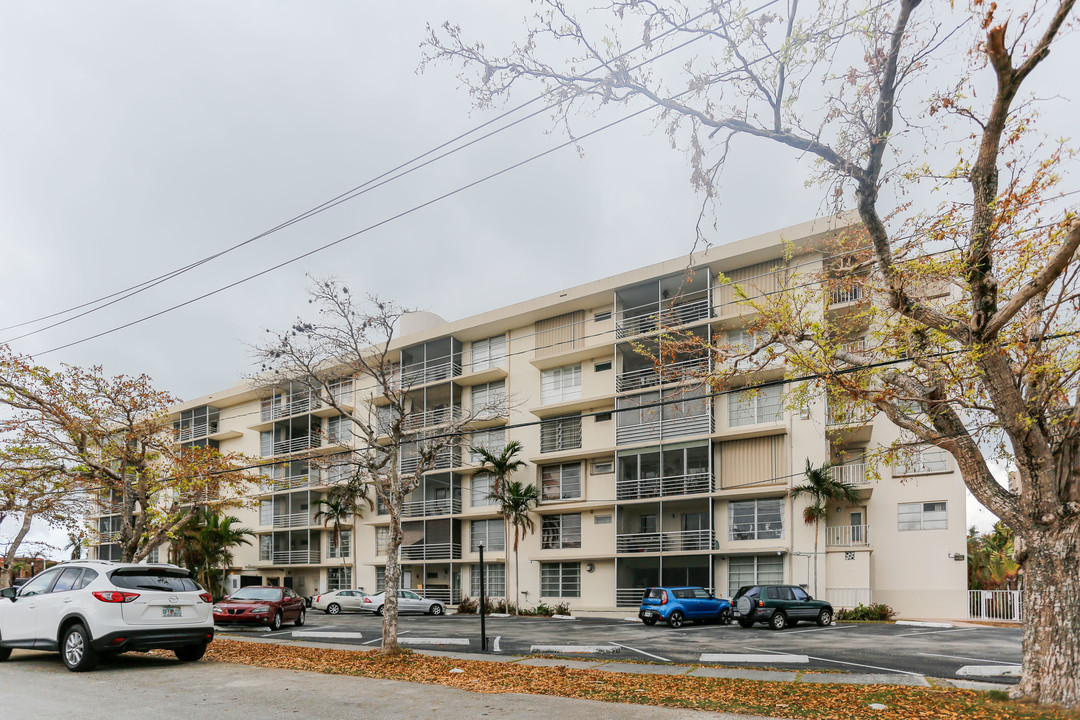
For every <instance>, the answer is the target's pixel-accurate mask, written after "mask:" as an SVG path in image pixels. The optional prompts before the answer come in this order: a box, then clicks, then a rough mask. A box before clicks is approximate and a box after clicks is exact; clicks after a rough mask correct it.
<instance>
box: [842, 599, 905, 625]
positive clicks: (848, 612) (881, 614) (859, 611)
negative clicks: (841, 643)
mask: <svg viewBox="0 0 1080 720" xmlns="http://www.w3.org/2000/svg"><path fill="white" fill-rule="evenodd" d="M894 617H896V611H895V610H893V609H892V608H891V607H889V606H888V605H886V604H885V603H874V604H873V605H863V604H862V603H859V606H858V607H854V608H847V609H841V610H838V611H837V612H836V619H837V620H847V621H851V620H861V621H864V622H865V621H869V622H885V621H887V620H892V619H893V618H894Z"/></svg>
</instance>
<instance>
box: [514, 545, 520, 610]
mask: <svg viewBox="0 0 1080 720" xmlns="http://www.w3.org/2000/svg"><path fill="white" fill-rule="evenodd" d="M514 589H515V590H517V599H518V600H520V599H521V558H520V557H518V546H517V536H516V535H515V536H514ZM514 614H515V615H517V614H518V607H517V604H515V605H514Z"/></svg>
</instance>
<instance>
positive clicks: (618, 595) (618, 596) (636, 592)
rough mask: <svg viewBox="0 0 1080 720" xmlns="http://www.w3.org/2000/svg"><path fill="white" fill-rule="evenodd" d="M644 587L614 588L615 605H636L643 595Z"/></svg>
mask: <svg viewBox="0 0 1080 720" xmlns="http://www.w3.org/2000/svg"><path fill="white" fill-rule="evenodd" d="M645 590H646V588H643V587H639V588H615V605H616V606H617V607H638V606H640V605H641V598H642V596H643V595H645Z"/></svg>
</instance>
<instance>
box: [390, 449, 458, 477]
mask: <svg viewBox="0 0 1080 720" xmlns="http://www.w3.org/2000/svg"><path fill="white" fill-rule="evenodd" d="M459 465H461V448H459V447H457V446H451V447H445V448H443V449H442V450H440V451H439V452H438V453H437V454H436V456H435V464H434V465H433V466H432V467H431V468H429V470H449V469H450V468H453V467H458V466H459ZM419 466H420V455H419V454H415V455H414V454H411V453H410V454H405V453H402V455H401V460H400V463H399V465H398V468H399V471H400V472H402V473H413V472H416V469H417V467H419Z"/></svg>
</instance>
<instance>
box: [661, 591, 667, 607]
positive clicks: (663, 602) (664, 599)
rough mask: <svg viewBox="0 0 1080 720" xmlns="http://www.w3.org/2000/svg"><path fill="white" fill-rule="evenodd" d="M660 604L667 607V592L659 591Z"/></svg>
mask: <svg viewBox="0 0 1080 720" xmlns="http://www.w3.org/2000/svg"><path fill="white" fill-rule="evenodd" d="M660 604H661V605H667V590H661V591H660Z"/></svg>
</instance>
